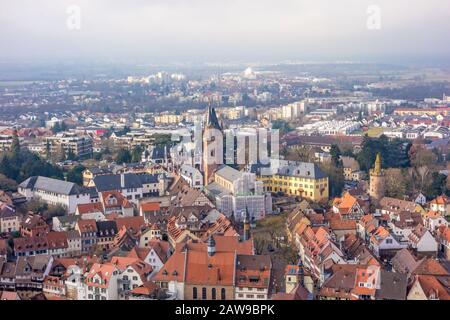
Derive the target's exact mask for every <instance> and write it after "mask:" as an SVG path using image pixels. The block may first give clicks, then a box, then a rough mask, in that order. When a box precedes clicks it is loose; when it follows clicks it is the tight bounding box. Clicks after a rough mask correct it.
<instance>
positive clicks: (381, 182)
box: [369, 153, 386, 201]
mask: <svg viewBox="0 0 450 320" xmlns="http://www.w3.org/2000/svg"><path fill="white" fill-rule="evenodd" d="M385 184H386V176H385V173H384V170H383V169H381V156H380V154H379V153H378V154H377V158H376V160H375V166H374V168H373V169H371V170H370V190H369V195H370V198H371V199H373V200H375V201H380V200H381V198H383V197H384V194H385Z"/></svg>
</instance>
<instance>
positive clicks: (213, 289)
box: [211, 288, 216, 300]
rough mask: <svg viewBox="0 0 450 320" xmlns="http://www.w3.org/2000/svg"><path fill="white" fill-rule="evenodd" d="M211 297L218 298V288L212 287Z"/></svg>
mask: <svg viewBox="0 0 450 320" xmlns="http://www.w3.org/2000/svg"><path fill="white" fill-rule="evenodd" d="M211 299H212V300H216V288H212V289H211Z"/></svg>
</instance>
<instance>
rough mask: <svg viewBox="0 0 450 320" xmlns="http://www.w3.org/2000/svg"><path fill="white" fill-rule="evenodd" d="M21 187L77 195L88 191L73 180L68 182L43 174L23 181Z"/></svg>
mask: <svg viewBox="0 0 450 320" xmlns="http://www.w3.org/2000/svg"><path fill="white" fill-rule="evenodd" d="M19 187H20V188H24V189H39V190H44V191H48V192H53V193H57V194H64V195H77V194H84V193H86V191H85V190H84V188H81V187H79V186H78V185H76V184H75V183H73V182H67V181H63V180H58V179H52V178H47V177H42V176H34V177H30V178H28V179H27V180H25V181H23V182H22V183H21V184H20V185H19Z"/></svg>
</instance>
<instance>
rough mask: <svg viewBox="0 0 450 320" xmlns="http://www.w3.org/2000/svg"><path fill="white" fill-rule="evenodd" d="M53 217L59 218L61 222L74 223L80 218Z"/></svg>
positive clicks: (74, 216)
mask: <svg viewBox="0 0 450 320" xmlns="http://www.w3.org/2000/svg"><path fill="white" fill-rule="evenodd" d="M53 219H57V220H59V222H60V223H61V224H75V223H77V221H78V220H80V219H81V216H76V215H73V216H58V217H54V218H53Z"/></svg>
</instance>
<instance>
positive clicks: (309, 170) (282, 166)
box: [250, 160, 327, 179]
mask: <svg viewBox="0 0 450 320" xmlns="http://www.w3.org/2000/svg"><path fill="white" fill-rule="evenodd" d="M261 168H271V172H272V174H278V175H281V176H290V177H300V178H310V179H322V178H326V177H327V175H326V174H325V173H324V172H323V171H322V170H321V169H320V168H319V166H318V165H317V164H315V163H312V162H298V161H285V160H279V167H278V170H276V169H277V166H275V163H272V164H271V165H269V164H266V165H263V164H253V165H251V169H250V171H251V172H254V173H259V172H260V171H261Z"/></svg>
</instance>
